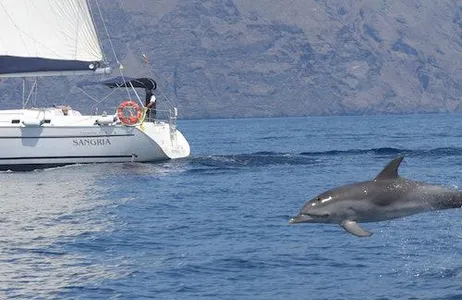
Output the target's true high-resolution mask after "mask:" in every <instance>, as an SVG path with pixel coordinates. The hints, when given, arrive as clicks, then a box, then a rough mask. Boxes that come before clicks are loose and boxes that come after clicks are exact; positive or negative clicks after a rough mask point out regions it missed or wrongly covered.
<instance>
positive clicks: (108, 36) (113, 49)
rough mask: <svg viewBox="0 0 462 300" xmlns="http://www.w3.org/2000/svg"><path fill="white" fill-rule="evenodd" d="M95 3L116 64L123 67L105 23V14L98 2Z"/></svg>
mask: <svg viewBox="0 0 462 300" xmlns="http://www.w3.org/2000/svg"><path fill="white" fill-rule="evenodd" d="M95 3H96V7H97V8H98V13H99V16H100V18H101V21H102V23H103V27H104V30H105V32H106V36H107V38H108V40H109V44H110V45H111V50H112V54H113V55H114V58H115V60H116V62H117V63H118V64H119V66H122V64H121V63H120V61H119V58H118V57H117V53H116V52H115V48H114V44H113V43H112V40H111V36H110V35H109V30H108V29H107V26H106V22H104V18H103V13H102V12H101V8H100V6H99V3H98V0H95Z"/></svg>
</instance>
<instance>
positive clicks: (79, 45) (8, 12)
mask: <svg viewBox="0 0 462 300" xmlns="http://www.w3.org/2000/svg"><path fill="white" fill-rule="evenodd" d="M0 28H1V33H0V76H1V77H15V76H46V75H63V74H81V73H87V72H98V68H99V67H102V61H103V54H102V50H101V47H100V44H99V41H98V37H97V34H96V30H95V26H94V24H93V20H92V17H91V14H90V10H89V6H88V3H87V1H86V0H65V1H63V0H1V1H0ZM100 71H101V70H100Z"/></svg>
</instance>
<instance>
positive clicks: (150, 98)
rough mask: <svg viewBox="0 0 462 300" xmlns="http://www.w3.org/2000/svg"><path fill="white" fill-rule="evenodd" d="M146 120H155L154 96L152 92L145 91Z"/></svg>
mask: <svg viewBox="0 0 462 300" xmlns="http://www.w3.org/2000/svg"><path fill="white" fill-rule="evenodd" d="M146 108H147V109H148V110H147V111H146V118H148V119H149V118H150V117H151V116H152V118H153V119H155V118H156V96H154V94H153V92H152V90H148V89H146Z"/></svg>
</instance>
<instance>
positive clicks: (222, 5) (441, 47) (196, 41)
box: [0, 0, 462, 118]
mask: <svg viewBox="0 0 462 300" xmlns="http://www.w3.org/2000/svg"><path fill="white" fill-rule="evenodd" d="M404 2H405V3H401V1H386V0H376V1H370V0H364V1H358V0H340V1H339V0H324V1H322V0H318V1H316V0H292V1H282V0H259V1H249V0H201V1H199V0H197V1H190V0H176V1H172V0H163V1H155V2H153V1H150V0H130V1H127V0H118V1H113V0H104V1H100V5H101V8H102V9H103V16H104V18H105V22H106V24H107V26H108V29H109V32H110V33H111V37H112V42H113V44H114V46H115V49H116V54H117V56H118V57H119V60H120V61H121V62H122V63H123V65H124V67H125V71H126V73H127V74H128V75H135V76H137V75H150V76H153V77H154V78H155V79H156V80H157V81H158V83H159V86H160V88H161V89H162V91H163V92H164V93H165V94H166V95H167V96H168V97H169V98H170V100H172V102H174V103H175V104H177V105H178V107H179V109H180V114H181V116H182V117H186V118H206V117H249V116H299V115H326V114H375V113H413V112H452V111H462V105H461V99H462V63H461V62H460V61H461V54H462V2H460V1H455V0H454V1H450V0H448V1H424V0H422V1H419V0H412V1H404ZM96 19H97V18H96ZM97 22H98V20H97ZM103 45H104V47H105V49H106V51H105V52H106V53H108V58H109V59H110V60H112V61H114V56H113V55H112V54H111V50H110V48H109V47H108V42H107V40H104V39H103ZM143 54H144V55H145V56H146V57H147V58H148V60H149V62H148V63H147V64H146V61H145V59H144V58H143V57H142V55H143ZM62 83H64V86H65V87H66V88H67V87H68V86H69V85H68V84H67V82H66V81H64V80H63V81H62V82H61V84H60V85H59V86H61V85H62ZM13 84H16V85H17V82H12V81H11V82H10V81H9V82H7V84H5V83H3V84H2V90H3V92H1V93H0V98H1V99H2V100H1V101H2V102H5V98H4V95H5V94H7V93H8V92H6V89H5V87H7V86H9V85H13ZM53 84H54V85H55V86H54V88H55V89H60V87H58V86H57V84H56V83H53ZM44 85H51V83H49V81H48V80H47V81H46V82H45V83H44ZM18 89H19V88H18V87H17V86H16V90H18ZM10 93H11V92H10ZM46 98H47V97H46ZM47 99H48V98H47ZM55 102H56V101H55ZM74 106H77V107H78V104H77V105H74Z"/></svg>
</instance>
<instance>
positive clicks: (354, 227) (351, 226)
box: [340, 220, 372, 237]
mask: <svg viewBox="0 0 462 300" xmlns="http://www.w3.org/2000/svg"><path fill="white" fill-rule="evenodd" d="M340 226H342V227H343V229H345V230H346V231H348V232H349V233H351V234H354V235H356V236H359V237H369V236H371V235H372V233H371V232H369V231H366V230H364V229H363V228H361V226H359V224H358V223H356V222H355V221H350V220H345V221H343V222H342V223H341V224H340Z"/></svg>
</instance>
